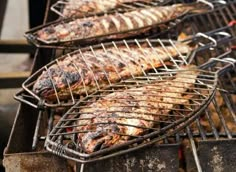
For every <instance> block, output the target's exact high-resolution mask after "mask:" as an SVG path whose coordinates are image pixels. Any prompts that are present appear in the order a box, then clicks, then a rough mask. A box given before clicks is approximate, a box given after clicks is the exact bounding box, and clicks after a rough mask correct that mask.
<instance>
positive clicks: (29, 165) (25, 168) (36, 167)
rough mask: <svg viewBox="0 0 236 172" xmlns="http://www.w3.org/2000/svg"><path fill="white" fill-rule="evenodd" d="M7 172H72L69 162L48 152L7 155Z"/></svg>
mask: <svg viewBox="0 0 236 172" xmlns="http://www.w3.org/2000/svg"><path fill="white" fill-rule="evenodd" d="M3 165H4V166H5V168H6V172H31V171H33V172H59V171H63V172H71V171H72V169H70V168H69V167H68V164H67V161H66V160H64V159H62V158H59V157H57V156H54V155H52V154H50V153H48V152H42V153H24V154H14V156H11V155H5V158H4V160H3Z"/></svg>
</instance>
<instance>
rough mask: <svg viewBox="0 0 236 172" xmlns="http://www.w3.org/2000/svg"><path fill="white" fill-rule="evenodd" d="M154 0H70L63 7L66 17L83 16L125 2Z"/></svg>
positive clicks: (149, 0)
mask: <svg viewBox="0 0 236 172" xmlns="http://www.w3.org/2000/svg"><path fill="white" fill-rule="evenodd" d="M151 1H152V0H70V1H69V2H68V3H66V5H65V7H64V9H63V15H64V16H65V17H72V16H73V17H75V16H77V17H81V16H84V15H86V14H87V13H102V12H107V11H108V10H110V9H114V8H116V7H117V6H120V5H122V4H124V3H133V2H151Z"/></svg>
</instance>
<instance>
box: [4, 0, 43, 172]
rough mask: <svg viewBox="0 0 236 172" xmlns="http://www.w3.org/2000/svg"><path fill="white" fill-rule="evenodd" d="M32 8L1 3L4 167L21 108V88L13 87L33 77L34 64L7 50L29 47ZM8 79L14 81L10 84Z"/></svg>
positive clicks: (15, 0) (15, 2)
mask: <svg viewBox="0 0 236 172" xmlns="http://www.w3.org/2000/svg"><path fill="white" fill-rule="evenodd" d="M35 3H36V4H37V2H35ZM38 3H40V1H39V2H38ZM29 5H30V2H29V1H28V0H23V1H19V0H0V166H1V164H2V158H3V151H4V148H5V146H6V144H7V141H8V137H9V134H10V131H11V127H12V124H13V122H14V117H15V114H16V111H17V106H18V103H17V102H16V101H15V100H14V99H13V95H14V94H15V93H16V92H17V91H18V89H17V88H13V87H14V86H11V85H14V78H16V77H18V76H27V75H29V73H30V72H29V71H30V67H31V64H32V58H30V54H28V53H17V52H11V53H10V52H8V48H6V47H10V46H7V45H8V44H11V45H13V44H20V45H22V44H27V42H26V40H25V38H24V36H23V34H24V32H25V31H27V30H28V29H29V27H30V20H29V14H30V11H29ZM31 56H33V55H31ZM6 78H11V82H10V83H9V84H8V82H7V83H6ZM15 82H16V80H15ZM9 87H10V88H9ZM0 171H3V168H2V167H0Z"/></svg>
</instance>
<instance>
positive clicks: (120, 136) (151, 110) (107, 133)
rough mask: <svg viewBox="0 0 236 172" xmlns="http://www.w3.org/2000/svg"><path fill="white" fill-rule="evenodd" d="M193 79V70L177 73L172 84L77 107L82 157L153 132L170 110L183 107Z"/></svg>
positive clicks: (148, 86)
mask: <svg viewBox="0 0 236 172" xmlns="http://www.w3.org/2000/svg"><path fill="white" fill-rule="evenodd" d="M192 67H193V66H188V67H187V68H192ZM187 68H186V67H185V69H187ZM196 77H197V72H196V70H191V71H186V72H181V73H179V74H177V75H176V78H174V79H173V80H168V79H167V80H166V81H162V82H160V81H157V82H154V83H151V84H146V85H144V86H141V87H137V88H130V89H126V90H124V91H118V92H113V93H110V94H108V95H105V96H103V97H101V98H100V99H98V100H97V101H95V102H93V103H91V104H89V105H86V106H82V107H80V109H79V114H80V117H79V120H78V122H77V125H78V127H77V131H78V132H79V134H78V142H79V144H80V145H81V147H82V148H83V150H84V151H85V152H86V153H92V152H95V151H97V150H100V149H104V148H107V147H111V146H113V145H118V144H121V143H125V142H127V141H128V140H129V139H131V138H135V137H137V136H141V135H143V134H145V132H147V131H148V128H151V129H152V128H156V127H157V126H156V125H158V121H163V120H164V117H167V116H168V114H169V113H170V111H171V109H172V108H174V107H175V106H176V105H181V104H184V102H185V103H186V100H185V99H184V98H183V94H184V93H186V90H187V89H189V87H191V86H192V85H193V84H194V83H195V80H196Z"/></svg>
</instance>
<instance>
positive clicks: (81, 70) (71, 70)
mask: <svg viewBox="0 0 236 172" xmlns="http://www.w3.org/2000/svg"><path fill="white" fill-rule="evenodd" d="M194 54H195V51H194V48H192V47H190V46H189V45H186V44H185V43H180V42H177V41H172V40H160V39H156V40H148V39H146V40H129V41H125V40H124V41H117V42H111V43H104V44H99V45H96V46H90V47H88V48H82V49H79V50H77V51H75V52H72V53H69V54H66V55H64V56H62V57H60V58H58V59H56V60H54V61H52V62H51V63H49V64H48V65H46V66H44V67H43V68H41V69H40V70H38V71H37V72H36V73H35V74H33V75H32V76H31V77H29V78H28V79H27V80H26V81H25V82H24V83H23V85H22V87H23V90H22V91H21V92H20V93H18V94H17V95H16V96H15V98H16V99H17V100H19V101H22V102H25V103H27V104H30V105H31V106H33V107H36V108H38V107H39V106H40V107H45V106H46V107H59V106H72V105H74V104H75V103H76V102H77V101H78V100H79V99H80V98H81V97H83V96H86V95H88V94H90V93H91V92H92V93H94V92H97V91H99V90H101V89H103V87H105V86H106V85H111V84H113V83H115V82H121V81H122V80H124V79H127V78H135V77H136V76H140V75H144V76H146V75H147V74H148V72H156V73H158V68H160V67H164V68H166V69H168V67H167V66H168V65H171V66H173V67H174V66H175V65H176V67H178V65H179V64H181V63H185V64H186V63H187V60H188V59H189V58H191V57H192V56H194Z"/></svg>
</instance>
